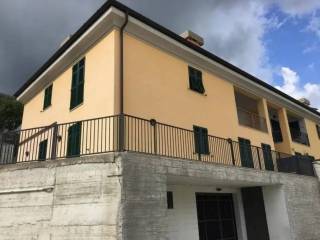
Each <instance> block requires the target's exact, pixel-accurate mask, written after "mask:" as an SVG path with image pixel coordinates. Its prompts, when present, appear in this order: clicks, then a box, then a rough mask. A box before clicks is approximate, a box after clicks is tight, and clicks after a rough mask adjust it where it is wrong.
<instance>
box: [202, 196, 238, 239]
mask: <svg viewBox="0 0 320 240" xmlns="http://www.w3.org/2000/svg"><path fill="white" fill-rule="evenodd" d="M196 201H197V213H198V226H199V239H200V240H237V239H238V238H237V228H236V220H235V213H234V205H233V198H232V194H216V193H196Z"/></svg>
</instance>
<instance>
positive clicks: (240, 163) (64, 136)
mask: <svg viewBox="0 0 320 240" xmlns="http://www.w3.org/2000/svg"><path fill="white" fill-rule="evenodd" d="M195 139H196V138H195V133H194V132H193V131H191V130H188V129H183V128H179V127H175V126H172V125H168V124H164V123H160V122H157V121H156V120H154V119H152V120H147V119H142V118H138V117H134V116H129V115H116V116H109V117H104V118H97V119H90V120H83V121H78V122H71V123H64V124H56V123H54V124H52V125H50V126H45V127H40V128H32V129H26V130H20V131H15V132H9V133H6V134H5V135H3V137H2V139H1V141H0V163H1V164H19V163H23V162H32V161H45V160H56V159H64V158H69V157H81V156H86V155H92V154H102V153H108V152H120V151H129V152H138V153H144V154H153V155H159V156H166V157H172V158H181V159H189V160H194V161H203V162H207V163H215V164H224V165H233V166H237V167H248V168H254V169H259V170H270V171H280V172H295V173H298V174H303V175H312V176H313V174H314V173H313V168H312V161H311V160H310V161H309V160H308V161H304V163H305V164H304V166H305V165H307V166H309V167H307V168H306V167H305V168H304V170H299V168H298V170H297V168H292V167H290V166H291V165H290V162H291V161H292V160H297V157H296V156H292V155H289V154H285V153H280V152H276V151H273V150H271V149H268V148H260V147H256V146H251V145H246V144H240V143H239V142H236V141H233V140H231V139H224V138H220V137H216V136H212V135H205V137H204V138H203V140H204V141H205V145H206V148H207V151H206V154H200V153H199V152H197V149H199V146H198V148H197V147H196V140H195ZM305 169H308V170H305Z"/></svg>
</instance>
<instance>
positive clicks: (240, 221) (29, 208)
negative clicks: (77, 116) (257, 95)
mask: <svg viewBox="0 0 320 240" xmlns="http://www.w3.org/2000/svg"><path fill="white" fill-rule="evenodd" d="M0 182H1V184H0V216H1V217H0V239H1V240H3V239H6V240H11V239H19V240H20V239H22V240H24V239H25V240H56V239H59V240H60V239H86V240H93V239H94V240H98V239H99V240H100V239H101V240H102V239H107V240H111V239H112V240H113V239H121V240H127V239H128V240H141V239H146V240H161V239H164V240H180V239H183V240H189V239H190V240H198V239H199V237H198V236H199V233H198V232H197V231H198V227H197V226H198V223H197V213H196V207H195V193H197V192H207V193H214V192H220V193H231V194H232V195H233V199H234V206H235V214H236V216H235V217H236V222H237V232H238V238H239V240H246V223H245V217H244V213H243V204H242V199H241V194H240V192H241V188H244V187H253V186H261V187H262V189H263V194H264V202H265V209H266V217H267V222H268V229H269V235H270V239H271V240H289V239H292V240H317V239H320V237H319V236H320V228H319V226H320V193H319V182H318V180H317V179H316V178H313V177H306V176H299V175H295V174H284V173H275V172H268V171H258V170H257V171H256V170H252V169H245V168H238V167H233V166H225V165H216V164H210V163H203V162H198V161H188V160H180V159H172V158H164V157H157V156H152V155H145V154H135V153H120V154H118V153H116V154H113V153H112V154H105V155H99V156H90V157H81V158H76V159H66V160H59V161H47V162H35V163H25V164H18V165H11V166H3V167H1V168H0ZM167 191H172V192H173V203H174V208H173V209H167Z"/></svg>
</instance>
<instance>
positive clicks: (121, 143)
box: [119, 11, 129, 152]
mask: <svg viewBox="0 0 320 240" xmlns="http://www.w3.org/2000/svg"><path fill="white" fill-rule="evenodd" d="M128 19H129V14H128V12H127V11H126V12H125V21H124V23H123V25H122V26H121V28H120V84H119V85H120V86H119V87H120V118H119V151H120V152H122V151H124V150H125V146H124V139H125V136H124V135H125V129H124V126H125V124H124V121H125V116H124V100H123V98H124V93H123V92H124V84H123V82H124V66H123V63H124V49H123V48H124V44H123V42H124V29H125V27H126V26H127V24H128Z"/></svg>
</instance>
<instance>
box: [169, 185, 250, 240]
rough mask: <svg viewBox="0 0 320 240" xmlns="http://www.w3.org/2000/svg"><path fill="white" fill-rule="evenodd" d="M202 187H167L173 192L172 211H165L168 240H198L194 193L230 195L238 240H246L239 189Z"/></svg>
mask: <svg viewBox="0 0 320 240" xmlns="http://www.w3.org/2000/svg"><path fill="white" fill-rule="evenodd" d="M216 188H217V187H213V186H212V187H211V186H210V187H203V186H190V185H169V186H168V191H172V192H173V209H168V211H167V221H168V222H167V224H168V239H169V240H199V232H198V217H197V205H196V193H232V194H233V196H234V207H235V216H236V221H237V231H238V238H239V240H247V238H246V229H245V220H244V212H243V207H242V200H241V193H240V190H239V189H229V188H228V189H227V188H222V191H217V190H216Z"/></svg>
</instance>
